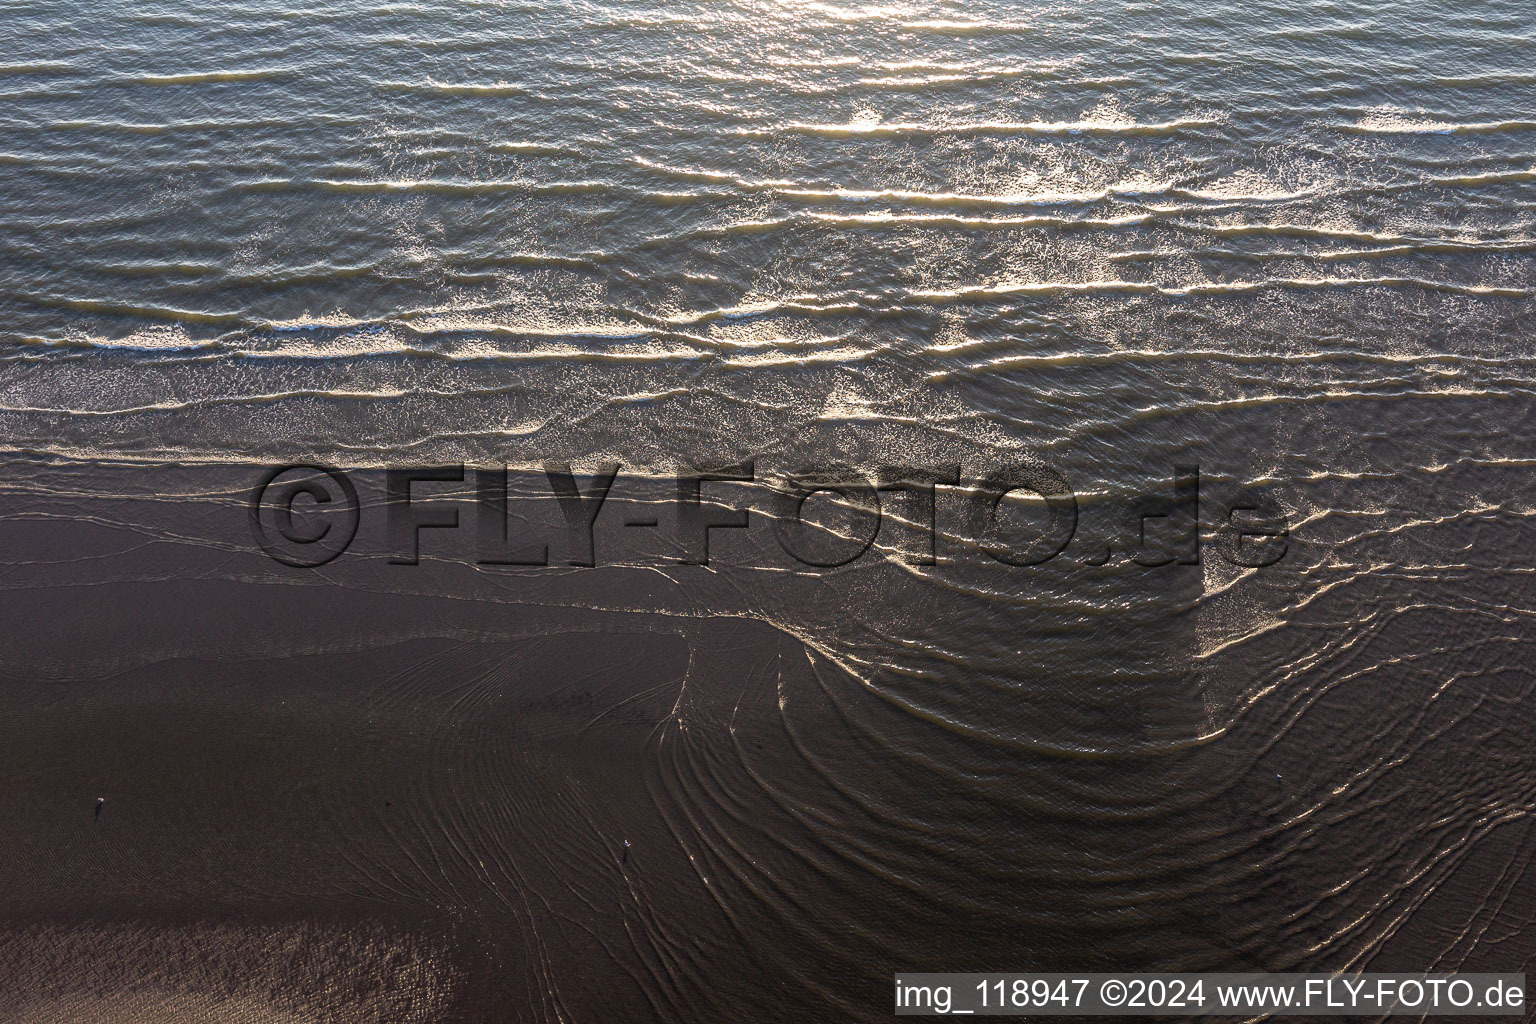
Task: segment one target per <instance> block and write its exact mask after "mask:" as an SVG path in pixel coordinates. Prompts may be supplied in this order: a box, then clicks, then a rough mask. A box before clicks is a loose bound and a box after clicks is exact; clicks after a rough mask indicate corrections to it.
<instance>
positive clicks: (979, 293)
mask: <svg viewBox="0 0 1536 1024" xmlns="http://www.w3.org/2000/svg"><path fill="white" fill-rule="evenodd" d="M1338 288H1416V289H1422V290H1425V291H1438V292H1454V293H1457V294H1461V295H1469V296H1477V297H1480V298H1529V297H1530V296H1531V295H1532V294H1533V292H1532V289H1530V288H1518V287H1512V286H1501V285H1478V284H1458V283H1455V282H1450V281H1433V280H1426V279H1422V278H1415V277H1360V278H1356V277H1310V278H1308V277H1290V278H1283V277H1276V278H1264V279H1261V280H1255V281H1198V282H1190V283H1188V284H1157V283H1153V282H1146V281H1120V280H1102V281H1020V282H1005V283H1000V284H989V285H971V286H966V287H961V288H955V289H949V290H933V291H913V292H911V293H909V297H910V298H911V299H912V300H913V301H915V302H931V303H947V302H967V301H972V300H978V299H980V300H985V299H993V298H1007V297H1009V296H1014V295H1162V296H1168V297H1174V298H1183V297H1197V296H1211V295H1236V294H1243V293H1247V292H1259V291H1268V290H1274V289H1284V290H1313V289H1338Z"/></svg>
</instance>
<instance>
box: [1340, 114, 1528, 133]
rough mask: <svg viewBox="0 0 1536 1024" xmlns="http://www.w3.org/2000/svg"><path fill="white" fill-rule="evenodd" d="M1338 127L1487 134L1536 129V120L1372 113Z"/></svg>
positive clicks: (1395, 131) (1367, 131)
mask: <svg viewBox="0 0 1536 1024" xmlns="http://www.w3.org/2000/svg"><path fill="white" fill-rule="evenodd" d="M1339 127H1341V128H1343V129H1345V130H1346V131H1351V132H1360V133H1363V134H1369V135H1484V134H1490V133H1496V132H1517V131H1533V130H1536V121H1533V120H1526V119H1509V120H1504V121H1441V120H1435V119H1432V118H1426V117H1419V116H1414V115H1410V114H1407V113H1402V112H1381V113H1377V114H1372V115H1369V116H1367V117H1364V118H1362V119H1360V120H1359V121H1356V122H1354V123H1351V124H1342V125H1340V126H1339Z"/></svg>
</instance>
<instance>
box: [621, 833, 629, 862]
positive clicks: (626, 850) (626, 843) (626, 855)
mask: <svg viewBox="0 0 1536 1024" xmlns="http://www.w3.org/2000/svg"><path fill="white" fill-rule="evenodd" d="M619 863H620V864H628V863H629V840H628V839H626V840H624V856H622V857H620V858H619Z"/></svg>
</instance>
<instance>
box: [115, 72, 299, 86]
mask: <svg viewBox="0 0 1536 1024" xmlns="http://www.w3.org/2000/svg"><path fill="white" fill-rule="evenodd" d="M289 74H291V72H290V71H288V70H287V69H286V68H255V69H251V70H246V71H239V70H232V71H185V72H180V73H175V74H166V75H132V76H130V77H128V78H125V79H124V81H126V82H130V83H133V84H136V85H200V84H202V83H205V82H259V81H268V80H271V79H276V78H284V77H286V76H288V75H289Z"/></svg>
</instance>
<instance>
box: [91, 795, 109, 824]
mask: <svg viewBox="0 0 1536 1024" xmlns="http://www.w3.org/2000/svg"><path fill="white" fill-rule="evenodd" d="M106 802H107V798H106V797H104V796H99V797H97V798H96V817H95V818H93V819H91V820H93V821H100V820H101V805H102V804H104V803H106Z"/></svg>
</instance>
